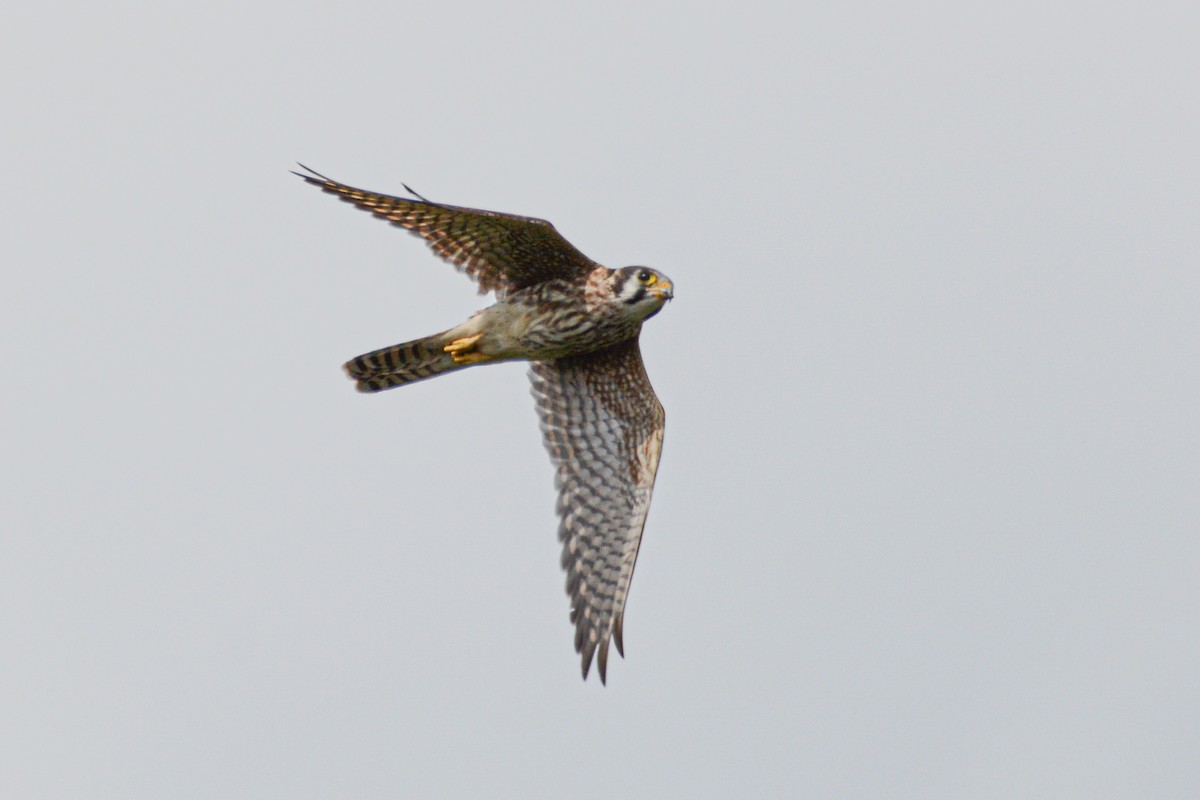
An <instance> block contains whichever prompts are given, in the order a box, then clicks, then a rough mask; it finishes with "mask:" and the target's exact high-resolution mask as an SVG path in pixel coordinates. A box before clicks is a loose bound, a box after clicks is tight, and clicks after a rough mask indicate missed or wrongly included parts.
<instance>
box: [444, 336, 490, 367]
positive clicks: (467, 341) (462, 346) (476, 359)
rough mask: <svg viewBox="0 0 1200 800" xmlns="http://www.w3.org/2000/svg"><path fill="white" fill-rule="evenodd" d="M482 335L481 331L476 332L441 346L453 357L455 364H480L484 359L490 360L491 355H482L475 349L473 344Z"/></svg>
mask: <svg viewBox="0 0 1200 800" xmlns="http://www.w3.org/2000/svg"><path fill="white" fill-rule="evenodd" d="M482 337H483V334H482V333H477V334H475V335H474V336H467V337H465V338H462V339H455V340H454V341H453V342H451V343H450V344H448V345H446V346H445V347H443V348H442V350H444V351H445V352H447V353H449V354H450V357H451V358H453V359H454V363H455V364H482V363H483V362H484V361H491V360H492V357H491V356H488V355H484V354H483V353H481V352H479V351H478V350H476V349H475V344H476V343H477V342H478V341H479V340H480V339H481V338H482Z"/></svg>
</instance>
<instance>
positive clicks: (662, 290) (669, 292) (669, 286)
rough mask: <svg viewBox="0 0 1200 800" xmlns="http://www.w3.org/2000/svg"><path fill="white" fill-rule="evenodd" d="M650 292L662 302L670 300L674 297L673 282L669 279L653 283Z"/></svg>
mask: <svg viewBox="0 0 1200 800" xmlns="http://www.w3.org/2000/svg"><path fill="white" fill-rule="evenodd" d="M651 291H652V292H654V294H655V295H656V296H657V297H658V298H659V299H660V300H662V301H663V302H666V301H667V300H671V299H673V298H674V297H675V284H673V283H671V282H670V281H659V282H658V283H657V284H655V286H654V288H653V289H651Z"/></svg>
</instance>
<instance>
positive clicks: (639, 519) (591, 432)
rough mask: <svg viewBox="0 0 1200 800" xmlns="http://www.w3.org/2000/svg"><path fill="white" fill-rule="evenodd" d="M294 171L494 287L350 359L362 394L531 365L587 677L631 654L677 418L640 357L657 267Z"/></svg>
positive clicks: (548, 233) (498, 217) (667, 288)
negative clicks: (451, 319) (462, 310)
mask: <svg viewBox="0 0 1200 800" xmlns="http://www.w3.org/2000/svg"><path fill="white" fill-rule="evenodd" d="M300 166H301V168H302V169H304V170H305V171H306V172H308V173H309V174H301V173H299V172H297V173H295V174H296V175H299V176H300V177H301V178H303V179H304V180H306V181H308V182H309V183H311V184H313V185H314V186H317V187H319V188H321V189H323V190H324V191H326V192H329V193H330V194H333V195H336V196H337V197H339V198H340V199H342V200H345V201H346V202H348V203H353V204H354V205H355V206H357V207H358V208H361V209H363V210H365V211H370V212H371V213H372V214H374V215H375V216H377V217H380V218H381V219H385V220H387V221H389V222H391V223H392V224H393V225H398V226H400V227H401V228H404V229H405V230H408V231H411V232H413V233H415V234H417V235H418V236H420V237H422V238H423V239H425V240H426V241H428V242H429V245H430V247H432V248H433V251H434V252H435V253H437V254H438V255H439V256H441V257H442V258H444V259H445V260H447V261H449V262H450V263H451V264H454V265H455V266H456V267H457V268H458V269H460V270H462V271H463V272H465V273H467V275H469V276H470V277H471V278H473V279H474V280H475V281H476V282H477V283H478V284H479V291H480V294H485V293H487V292H494V293H495V295H496V303H495V305H492V306H489V307H488V308H485V309H483V310H482V311H479V312H477V313H476V314H474V315H473V316H472V317H471V318H470V319H468V320H467V321H466V322H464V323H462V324H461V325H457V326H455V327H453V328H451V329H449V330H447V331H444V332H442V333H437V334H434V335H433V336H427V337H425V338H423V339H416V340H414V341H411V342H405V343H403V344H397V345H393V346H392V347H385V348H383V349H382V350H375V351H372V352H370V353H366V354H364V355H361V356H358V357H357V358H352V359H350V361H348V362H346V365H345V369H346V372H347V373H348V374H349V375H350V377H351V378H352V379H354V380H355V381H356V382H357V385H358V390H359V391H361V392H378V391H381V390H383V389H391V388H394V387H396V386H403V385H405V384H408V383H413V382H415V381H419V380H424V379H425V378H432V377H434V376H435V375H441V374H443V373H446V372H452V371H455V370H459V369H462V368H464V367H470V366H474V365H476V364H487V363H492V362H498V361H514V360H526V361H530V362H532V368H531V370H530V380H531V381H532V382H533V396H534V398H535V400H536V401H537V410H538V415H539V417H540V419H541V427H542V434H543V438H544V440H545V444H546V449H547V450H549V451H550V459H551V461H552V462H553V464H554V468H555V470H556V476H555V485H556V487H557V489H558V508H557V511H558V515H559V518H560V524H559V528H558V538H559V541H560V542H562V546H563V552H562V566H563V568H564V569H565V570H566V572H567V594H568V595H569V596H570V598H571V622H573V623H574V625H575V650H576V652H578V653H580V655H581V656H582V658H583V677H584V679H586V678H587V675H588V669H589V668H590V667H591V663H592V657H593V655H595V654H596V651H597V649H599V656H598V657H597V659H596V660H597V663H598V665H599V670H600V681H601V682H605V680H606V673H607V668H608V644H609V641H610V640H611V641H613V642H615V643H616V646H617V652H619V653H621V655H624V654H625V652H624V643H623V641H622V633H621V631H622V620H623V619H624V615H625V601H626V598H627V597H628V594H629V584H630V581H631V580H632V579H633V567H634V563H635V562H636V561H637V554H638V546H639V544H640V542H641V539H642V528H643V527H644V526H645V522H646V513H647V512H648V511H649V509H650V494H651V492H652V491H653V489H654V475H655V473H656V472H657V471H658V458H659V453H660V451H661V449H662V440H663V426H664V420H665V416H664V413H663V408H662V404H660V403H659V401H658V397H657V396H655V394H654V389H653V388H651V386H650V379H649V378H648V377H647V376H646V368H645V366H644V365H643V364H642V355H641V351H640V350H639V349H638V336H639V334H640V333H641V330H642V323H643V322H645V321H646V320H647V319H649V318H650V317H652V316H654V315H655V314H657V313H658V312H659V311H660V310H661V309H662V307H663V305H664V304H665V303H666V302H667V301H668V300H670V299H671V298H672V296H673V291H674V287H673V285H672V283H671V281H670V280H668V279H667V277H666V276H665V275H663V274H662V273H661V272H657V271H656V270H653V269H649V268H648V267H623V268H621V269H609V268H608V267H603V266H601V265H600V264H597V263H596V262H594V261H592V260H591V259H590V258H588V257H587V256H585V255H584V254H583V253H581V252H579V251H578V250H576V249H575V247H574V246H572V245H571V243H570V242H568V241H567V240H566V239H564V238H563V237H562V235H561V234H559V232H558V231H556V230H555V229H554V226H553V225H551V224H550V223H549V222H547V221H545V220H542V219H534V218H532V217H520V216H515V215H513V214H500V213H496V212H494V211H480V210H477V209H472V208H459V207H456V206H447V205H442V204H441V203H433V202H430V201H428V200H426V199H424V198H422V197H421V196H420V195H417V194H416V192H413V191H412V190H411V189H408V187H407V186H405V187H404V188H405V189H408V191H409V192H410V193H411V194H413V195H415V199H407V198H402V197H391V196H388V195H383V194H375V193H374V192H367V191H363V190H362V189H355V188H353V187H350V186H346V185H344V184H341V183H338V182H337V181H333V180H330V179H329V178H326V177H325V176H324V175H321V174H319V173H317V172H314V171H313V170H310V169H309V168H308V167H305V166H304V165H300Z"/></svg>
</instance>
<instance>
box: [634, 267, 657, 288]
mask: <svg viewBox="0 0 1200 800" xmlns="http://www.w3.org/2000/svg"><path fill="white" fill-rule="evenodd" d="M637 279H638V282H639V283H641V284H642V285H644V286H653V285H654V284H655V283H656V282H657V281H658V278H657V277H656V276H655V275H654V273H653V272H651V271H650V270H648V269H644V270H642V271H641V272H639V273H638V274H637Z"/></svg>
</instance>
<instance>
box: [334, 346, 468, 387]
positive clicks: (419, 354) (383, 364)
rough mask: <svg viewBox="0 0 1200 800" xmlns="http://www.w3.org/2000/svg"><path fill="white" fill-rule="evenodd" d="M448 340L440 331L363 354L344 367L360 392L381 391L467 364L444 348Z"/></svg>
mask: <svg viewBox="0 0 1200 800" xmlns="http://www.w3.org/2000/svg"><path fill="white" fill-rule="evenodd" d="M447 343H448V338H447V336H446V334H445V333H439V334H435V335H433V336H427V337H425V338H424V339H417V340H415V341H412V342H404V343H403V344H396V345H392V346H391V347H384V348H383V349H381V350H373V351H371V352H370V353H364V354H362V355H361V356H358V357H357V358H352V359H350V360H349V361H347V362H346V363H345V365H344V367H343V368H344V369H345V370H346V374H347V375H349V376H350V378H351V379H352V380H354V381H355V382H356V384H357V388H358V390H359V391H360V392H381V391H383V390H384V389H392V388H395V387H397V386H404V385H405V384H407V383H413V382H415V381H420V380H425V379H426V378H432V377H433V376H435V375H440V374H442V373H443V372H450V371H452V370H455V369H461V368H462V367H464V366H466V365H465V364H456V363H455V362H454V359H453V358H452V357H451V356H450V354H449V353H447V352H446V351H445V350H444V349H443V348H444V347H445V346H446V344H447Z"/></svg>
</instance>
